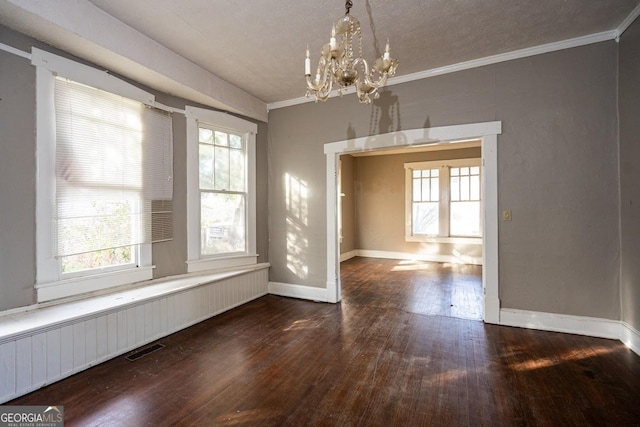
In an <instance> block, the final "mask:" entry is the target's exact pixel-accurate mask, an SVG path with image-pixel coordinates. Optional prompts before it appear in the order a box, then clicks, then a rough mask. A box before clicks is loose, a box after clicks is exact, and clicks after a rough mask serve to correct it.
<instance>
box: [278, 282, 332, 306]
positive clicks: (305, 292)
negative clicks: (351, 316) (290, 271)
mask: <svg viewBox="0 0 640 427" xmlns="http://www.w3.org/2000/svg"><path fill="white" fill-rule="evenodd" d="M268 289H269V294H271V295H278V296H281V297H289V298H299V299H306V300H311V301H318V302H327V301H328V299H327V290H326V289H325V288H314V287H312V286H304V285H296V284H293V283H282V282H269V287H268Z"/></svg>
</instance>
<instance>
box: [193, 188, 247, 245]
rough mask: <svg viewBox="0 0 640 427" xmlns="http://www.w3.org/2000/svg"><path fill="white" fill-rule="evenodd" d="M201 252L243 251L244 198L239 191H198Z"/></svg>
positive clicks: (244, 241) (244, 243) (244, 240)
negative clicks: (237, 192) (227, 192)
mask: <svg viewBox="0 0 640 427" xmlns="http://www.w3.org/2000/svg"><path fill="white" fill-rule="evenodd" d="M200 208H201V211H200V242H201V243H200V253H201V254H202V255H217V254H224V253H232V252H244V251H245V250H246V239H245V217H246V215H245V199H244V195H242V194H218V193H201V194H200Z"/></svg>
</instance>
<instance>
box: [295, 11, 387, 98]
mask: <svg viewBox="0 0 640 427" xmlns="http://www.w3.org/2000/svg"><path fill="white" fill-rule="evenodd" d="M352 6H353V3H352V2H351V0H347V2H346V4H345V8H346V13H345V14H344V16H343V17H342V18H340V19H338V20H336V21H335V22H334V24H333V29H332V30H331V38H330V39H329V43H326V44H325V45H324V46H322V50H321V51H320V61H319V63H318V70H317V71H316V75H315V78H312V77H311V58H310V57H309V47H308V46H307V57H306V59H305V61H304V74H305V76H306V78H307V89H308V90H307V97H309V96H311V94H313V95H315V97H316V102H317V101H318V100H320V101H326V100H327V98H329V95H330V94H331V91H332V90H333V88H334V84H335V85H336V86H337V90H338V94H339V95H341V96H342V91H343V90H344V89H346V88H347V87H349V86H355V89H356V93H357V94H358V101H359V102H360V103H361V104H370V103H371V98H370V95H373V98H374V99H377V98H378V97H379V96H380V94H379V93H378V92H377V90H378V89H379V88H381V87H382V86H384V85H385V83H387V78H389V77H390V76H393V75H394V74H395V73H396V68H397V67H398V61H397V60H395V59H391V56H390V53H389V39H387V46H386V49H385V51H384V54H383V55H382V56H381V57H380V58H377V59H376V62H375V63H374V64H373V67H372V68H371V70H369V64H367V61H365V59H364V58H363V56H362V32H361V31H360V22H359V21H358V20H357V19H356V18H354V17H353V16H351V15H349V10H350V9H351V7H352ZM336 36H337V37H338V38H336ZM356 43H357V49H358V56H357V57H355V58H354V51H355V47H356V46H354V44H356Z"/></svg>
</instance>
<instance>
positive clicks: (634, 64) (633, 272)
mask: <svg viewBox="0 0 640 427" xmlns="http://www.w3.org/2000/svg"><path fill="white" fill-rule="evenodd" d="M619 55H620V57H619V73H620V80H619V103H620V189H621V190H620V191H621V197H620V200H621V209H620V214H621V235H622V278H621V288H622V320H623V321H624V322H627V323H628V324H629V325H631V326H632V327H634V328H635V329H636V330H640V165H639V162H640V120H639V118H640V20H636V21H635V23H634V24H632V25H631V27H629V28H628V29H627V31H626V32H625V33H624V34H623V35H622V37H621V38H620V52H619Z"/></svg>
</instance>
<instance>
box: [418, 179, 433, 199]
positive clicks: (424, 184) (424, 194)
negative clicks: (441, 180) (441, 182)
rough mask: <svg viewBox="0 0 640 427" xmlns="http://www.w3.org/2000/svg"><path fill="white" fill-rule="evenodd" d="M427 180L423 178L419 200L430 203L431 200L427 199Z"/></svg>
mask: <svg viewBox="0 0 640 427" xmlns="http://www.w3.org/2000/svg"><path fill="white" fill-rule="evenodd" d="M429 187H430V186H429V178H423V179H422V196H421V199H420V200H422V201H427V200H428V201H431V198H430V197H429Z"/></svg>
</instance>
